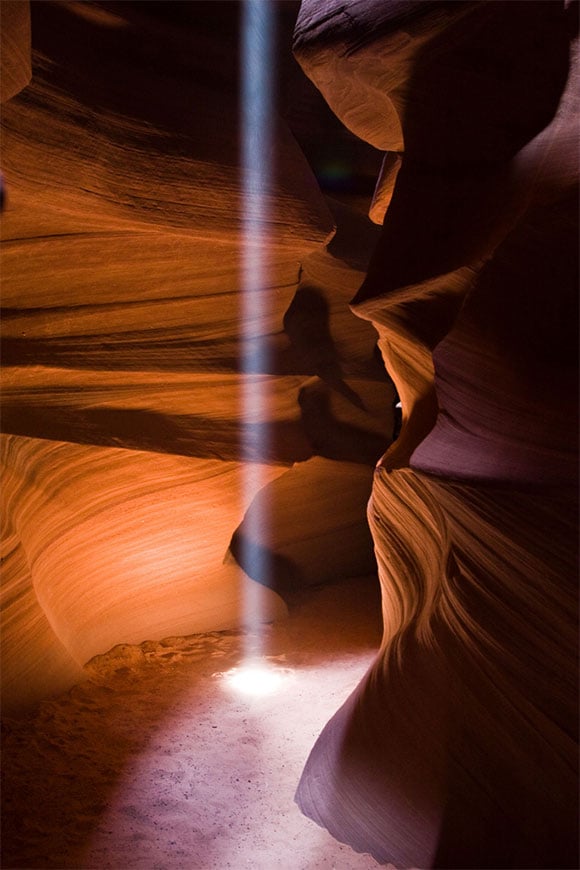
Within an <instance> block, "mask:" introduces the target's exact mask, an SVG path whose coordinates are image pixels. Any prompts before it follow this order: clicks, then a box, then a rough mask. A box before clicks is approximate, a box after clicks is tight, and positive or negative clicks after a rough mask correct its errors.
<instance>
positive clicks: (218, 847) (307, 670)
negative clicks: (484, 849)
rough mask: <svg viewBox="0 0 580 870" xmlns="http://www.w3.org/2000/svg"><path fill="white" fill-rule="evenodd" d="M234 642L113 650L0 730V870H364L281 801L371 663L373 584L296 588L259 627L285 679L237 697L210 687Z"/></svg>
mask: <svg viewBox="0 0 580 870" xmlns="http://www.w3.org/2000/svg"><path fill="white" fill-rule="evenodd" d="M245 640H246V638H244V636H243V635H242V634H240V633H231V632H228V633H214V634H209V635H200V636H194V637H190V638H185V639H180V638H169V639H167V640H164V641H162V642H160V643H153V642H147V643H144V644H141V645H140V646H121V647H116V648H115V649H113V650H111V652H109V653H108V654H107V655H105V656H101V657H99V658H98V659H95V660H93V662H92V663H91V664H90V666H89V667H90V675H91V676H90V680H89V681H88V682H86V683H84V684H83V685H80V686H77V687H75V688H74V689H73V690H72V692H70V693H69V694H67V695H65V696H63V697H61V698H58V699H56V700H54V701H51V702H49V703H46V704H44V706H43V707H42V709H41V710H40V711H39V713H38V715H37V716H35V717H34V718H32V719H29V720H25V721H18V722H15V721H10V722H8V723H6V726H5V735H4V741H3V743H4V762H3V769H4V773H3V778H4V783H3V803H4V808H3V853H4V854H3V863H2V866H3V868H5V870H7V868H16V867H18V868H33V867H34V868H38V867H45V868H49V867H50V868H75V870H81V868H82V870H88V868H95V870H97V868H98V870H105V868H114V870H122V868H123V870H124V868H144V870H173V868H175V870H177V868H184V870H193V868H202V870H213V868H216V870H217V868H233V870H241V868H245V867H251V868H253V870H276V868H280V870H282V868H283V870H307V868H316V870H330V868H336V870H366V868H373V867H377V866H378V865H377V864H376V862H375V861H374V860H373V859H372V858H371V857H370V856H368V855H357V854H355V853H354V852H352V850H351V849H350V848H349V847H347V846H343V845H341V844H339V843H337V842H336V841H335V840H333V839H332V838H331V837H330V836H329V835H328V834H327V833H326V831H324V830H322V829H320V828H318V826H317V825H315V824H314V823H312V822H311V821H309V820H308V819H306V818H305V817H303V816H302V815H301V813H300V812H299V810H298V809H297V807H296V805H295V804H294V801H293V796H294V791H295V788H296V784H297V781H298V778H299V776H300V773H301V770H302V766H303V764H304V761H305V759H306V757H307V754H308V752H309V750H310V748H311V746H312V744H313V741H314V740H315V738H316V736H317V734H318V733H319V731H320V729H321V728H322V727H323V725H324V724H325V723H326V721H327V720H328V718H329V717H330V716H331V715H332V713H333V712H334V711H335V710H336V709H337V708H338V707H339V706H340V704H341V703H342V701H343V700H344V699H345V698H346V696H347V695H348V694H349V692H350V691H351V689H353V688H354V686H355V685H356V683H357V682H358V680H359V679H360V677H361V676H362V675H363V673H364V672H365V670H366V669H367V667H368V666H369V664H370V663H371V661H372V659H373V655H374V650H375V649H376V647H377V645H378V643H379V640H380V605H379V593H378V582H377V581H376V579H374V578H371V579H365V580H360V581H351V582H349V583H344V584H341V585H338V586H334V587H329V588H326V589H321V590H318V591H315V592H311V593H308V594H306V595H305V596H304V597H303V599H302V600H301V601H300V602H299V603H296V604H295V605H294V606H293V607H292V608H291V614H290V617H289V618H288V620H287V621H285V622H284V623H280V624H277V625H274V626H269V627H267V628H266V629H265V633H264V638H263V642H264V652H265V655H266V657H267V659H268V660H269V661H270V662H271V663H272V664H274V665H277V666H278V667H279V668H281V669H282V675H283V677H284V679H283V682H282V684H281V687H280V688H279V689H278V690H277V691H276V692H275V693H273V694H269V695H264V696H261V697H254V696H247V695H243V694H240V693H239V692H237V691H235V690H233V689H232V688H231V687H229V686H228V684H227V681H226V680H224V679H223V678H222V677H220V676H219V674H223V673H224V672H227V671H228V670H229V669H231V668H234V667H236V666H238V665H239V664H240V659H241V655H242V651H243V649H244V643H245Z"/></svg>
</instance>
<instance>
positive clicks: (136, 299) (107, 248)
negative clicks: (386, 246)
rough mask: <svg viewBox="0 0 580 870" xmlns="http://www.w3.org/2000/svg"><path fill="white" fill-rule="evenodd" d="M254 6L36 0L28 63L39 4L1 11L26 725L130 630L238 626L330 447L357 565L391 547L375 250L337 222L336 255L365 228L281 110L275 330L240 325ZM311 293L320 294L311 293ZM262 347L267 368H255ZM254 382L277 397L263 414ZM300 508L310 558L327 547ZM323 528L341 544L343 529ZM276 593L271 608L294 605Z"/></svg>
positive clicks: (12, 573)
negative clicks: (381, 545) (269, 533)
mask: <svg viewBox="0 0 580 870" xmlns="http://www.w3.org/2000/svg"><path fill="white" fill-rule="evenodd" d="M239 11H240V5H239V4H235V3H234V4H225V3H221V4H215V3H213V2H209V3H200V2H196V3H170V4H152V3H148V2H145V3H130V4H127V3H120V4H119V3H115V2H102V3H101V2H98V3H90V4H86V3H76V2H70V3H69V2H55V3H49V2H39V3H33V4H32V15H31V33H32V77H30V54H29V51H28V46H27V34H28V30H27V22H28V4H27V3H24V2H17V3H10V2H8V3H3V4H2V12H3V28H2V35H3V39H4V40H5V41H6V47H5V48H4V47H3V50H2V63H3V85H4V84H5V85H6V86H7V89H6V93H5V94H4V92H3V98H6V100H7V102H5V104H4V106H3V113H2V124H3V128H2V170H3V175H4V180H5V189H6V208H5V211H4V215H3V222H2V239H3V247H2V273H3V317H2V329H3V343H2V352H3V365H4V367H3V416H2V424H3V432H4V433H5V434H4V437H3V448H4V449H3V462H4V469H5V470H4V478H3V480H4V488H3V494H4V499H5V506H6V510H5V516H6V519H7V522H8V527H9V528H8V531H7V533H6V536H5V543H6V546H7V550H8V553H9V559H8V568H7V570H6V571H5V574H4V578H3V579H4V586H3V596H4V597H3V620H4V622H3V630H2V644H3V665H4V666H3V705H4V712H5V713H12V712H17V711H19V710H22V709H27V708H29V707H30V705H31V704H33V703H34V702H35V701H37V700H38V699H39V698H41V697H43V696H44V695H46V694H50V693H52V692H54V691H59V690H60V689H62V688H64V687H65V686H67V685H70V684H71V683H72V682H75V681H77V680H78V679H80V678H81V677H82V673H83V672H82V669H81V667H82V665H83V664H84V663H85V662H86V661H87V659H88V658H90V657H91V656H93V655H95V654H96V653H102V652H106V650H107V649H109V648H110V647H111V646H113V645H115V644H117V643H126V642H139V641H141V640H145V639H159V638H161V637H163V636H166V635H176V634H191V633H194V632H198V631H206V630H208V629H223V628H227V627H231V626H233V625H238V624H240V622H241V621H243V619H244V617H243V607H242V600H243V597H244V590H245V589H246V588H248V586H250V587H251V586H252V585H253V581H252V580H251V578H250V577H248V575H247V573H245V572H244V571H243V570H241V569H240V568H239V567H238V566H237V565H236V564H235V562H234V561H233V560H232V559H231V557H230V555H229V543H230V540H231V538H232V535H233V533H234V532H235V530H236V527H237V526H238V525H239V524H240V522H241V521H242V518H243V515H244V512H245V510H246V509H247V508H248V507H249V506H250V503H251V500H252V498H253V496H254V494H255V493H256V492H257V491H258V490H259V489H260V488H261V487H263V486H266V485H267V484H271V483H272V481H274V480H275V479H276V478H277V477H280V476H282V475H283V474H285V473H286V472H288V470H289V469H290V468H291V466H292V464H293V463H295V462H298V461H301V462H303V463H304V465H303V466H301V467H300V470H299V472H298V473H297V474H293V478H294V477H296V478H297V479H298V480H301V481H303V483H302V484H301V485H303V486H305V487H308V486H309V485H310V484H309V483H308V479H309V469H310V466H309V465H308V464H307V463H306V460H307V459H308V458H309V457H312V456H313V455H315V454H317V453H318V454H322V455H323V456H324V457H326V459H327V460H328V461H327V464H326V466H321V465H320V463H315V464H314V465H313V466H312V469H311V482H312V481H315V482H317V483H318V482H320V477H321V475H320V473H319V471H320V468H321V467H326V468H327V469H332V479H333V480H334V479H335V478H336V474H337V472H336V469H337V466H338V467H342V463H343V462H344V461H346V463H347V464H346V466H345V467H346V478H345V480H346V486H345V488H343V490H342V494H341V498H342V503H343V508H344V516H343V520H344V519H345V518H346V522H347V523H348V524H350V525H353V526H354V527H355V528H356V529H357V535H358V536H359V539H360V540H361V541H362V549H363V550H364V552H361V551H360V550H358V551H357V552H358V554H359V556H360V559H361V562H360V572H363V571H366V570H367V569H368V565H369V557H371V558H372V556H371V551H370V545H369V543H368V533H367V532H366V529H365V520H364V513H363V510H362V501H364V499H362V500H361V485H362V486H363V487H366V486H367V485H368V484H367V481H368V477H369V468H370V467H371V466H372V464H373V463H374V461H375V459H376V458H377V456H378V455H379V454H380V452H381V444H384V442H385V440H387V441H388V440H389V436H390V428H391V423H392V421H391V417H390V407H389V405H390V401H391V396H392V394H391V393H390V392H389V391H388V388H387V392H386V394H385V396H384V399H382V398H380V397H381V395H382V394H383V393H384V390H385V386H386V383H387V382H386V380H385V375H384V370H382V368H381V367H380V366H379V365H378V364H377V362H376V359H375V358H374V331H373V329H372V327H371V326H370V325H368V324H365V323H363V322H357V321H356V320H355V319H354V318H353V317H352V315H351V313H350V311H349V309H348V304H347V302H348V299H350V298H351V296H352V294H353V293H354V291H355V289H356V287H357V286H358V285H359V284H360V281H361V280H362V277H363V272H362V271H361V270H362V269H363V268H364V266H365V265H366V259H365V257H364V256H363V257H362V260H361V254H360V251H357V252H356V255H352V251H353V246H352V243H350V248H349V243H348V238H347V239H346V241H345V240H343V239H342V235H341V233H342V230H339V233H338V236H337V239H336V241H335V242H334V249H333V250H335V252H336V253H335V255H334V256H333V255H332V254H330V253H327V252H324V251H323V245H324V243H325V242H326V241H328V240H329V239H330V238H331V237H332V236H333V234H334V232H335V229H334V227H335V222H336V223H338V224H340V225H341V227H343V226H344V225H345V223H346V222H347V220H348V221H349V222H350V224H352V225H354V224H356V223H357V222H356V220H353V218H352V216H350V214H349V210H348V209H345V208H342V209H341V208H340V207H337V215H338V217H337V218H336V219H335V218H334V216H333V215H332V214H331V212H330V210H329V208H328V206H327V204H326V202H325V200H324V198H323V196H322V195H321V192H320V190H319V187H318V185H317V183H316V180H315V177H314V175H313V173H312V171H311V169H310V167H309V165H308V164H307V162H306V160H305V158H304V156H303V154H302V152H301V150H300V148H299V147H298V145H297V143H296V141H295V140H294V138H293V136H292V134H291V133H290V131H289V129H288V126H287V124H285V122H284V121H282V120H277V121H275V133H274V145H275V148H274V151H275V155H274V157H275V169H274V173H273V178H272V181H271V184H270V186H269V188H268V190H267V203H268V209H269V224H268V227H267V233H266V237H267V242H266V243H265V244H264V251H263V253H264V256H265V257H266V258H267V276H268V278H267V286H265V287H264V288H263V305H262V307H261V310H260V312H259V314H258V315H256V317H255V318H254V322H252V323H247V322H245V323H243V324H242V323H241V322H240V318H241V311H242V304H241V296H240V286H241V276H240V272H241V266H242V235H241V230H242V225H243V205H244V203H243V184H242V174H241V167H240V158H239V153H238V151H239V122H238V112H239V99H238V88H239V81H238V78H239V76H238V62H239V50H238V31H239V26H238V17H239ZM286 17H288V16H286ZM292 24H293V22H292ZM286 28H287V24H286ZM287 35H289V34H287ZM287 50H288V55H289V46H288V48H287ZM27 52H28V53H27ZM4 68H6V70H7V71H6V72H5V71H4ZM298 72H299V70H298ZM300 75H301V74H300ZM293 89H294V90H297V89H299V88H298V87H297V86H295V85H293ZM358 223H359V224H361V223H362V221H361V220H359V221H358ZM367 224H368V221H367ZM369 231H371V232H372V227H371V226H370V224H368V227H366V228H364V229H362V230H361V228H360V227H359V228H358V230H357V231H356V232H357V237H358V238H360V239H362V238H363V237H364V236H365V235H368V232H369ZM365 246H366V247H365V250H368V241H367V242H365ZM337 248H338V251H337ZM310 258H312V259H310ZM362 261H364V262H362ZM309 294H314V296H316V299H317V301H318V308H316V305H315V306H314V307H312V306H311V307H310V309H309V307H308V304H307V305H306V308H305V309H304V306H302V303H301V300H302V301H304V299H306V300H307V301H308V299H309V298H313V297H312V296H309ZM295 296H296V300H294V297H295ZM285 319H286V323H287V329H286V332H285V330H284V323H285ZM297 322H300V323H301V324H302V325H304V324H305V328H304V330H303V329H302V326H300V328H299V329H296V327H295V326H294V327H292V325H291V324H292V323H294V324H296V323H297ZM353 323H354V327H353ZM288 324H290V325H288ZM308 330H310V335H311V336H313V337H314V339H315V342H318V339H322V340H321V341H320V344H319V346H317V350H316V352H315V353H313V349H314V343H313V342H312V341H307V342H305V341H304V340H303V338H301V337H300V336H301V335H304V334H305V332H308ZM257 342H259V343H261V345H262V346H263V347H264V349H265V354H264V358H265V359H266V362H265V363H264V364H263V365H262V367H259V366H258V367H257V368H256V371H252V372H249V373H247V374H244V375H242V374H241V373H240V372H241V365H240V358H241V356H242V354H243V352H244V350H245V349H246V348H247V346H248V344H253V343H257ZM254 386H255V388H256V389H263V390H264V391H265V392H266V391H267V400H266V402H265V406H264V410H263V412H262V415H261V417H260V418H259V419H258V418H255V419H254V418H252V419H248V418H247V415H245V412H244V409H243V407H242V399H243V395H244V393H245V392H246V391H247V390H248V389H251V388H253V387H254ZM377 387H378V392H377ZM361 397H362V399H361ZM264 431H267V433H268V437H267V439H264V438H263V437H262V435H263V432H264ZM242 442H244V446H243V450H242V446H241V445H242ZM357 445H360V448H359V446H357ZM248 460H249V461H251V462H252V464H253V467H254V469H255V470H256V474H255V475H254V478H253V483H252V484H251V485H249V484H248V482H247V475H246V474H245V463H246V462H247V461H248ZM331 460H334V462H332V461H331ZM353 461H354V462H355V463H358V465H357V466H356V468H355V469H354V471H353V469H352V463H353ZM328 473H329V474H330V473H331V472H330V471H328ZM348 481H352V487H351V490H352V491H351V492H350V493H349V492H348V490H349V483H348ZM361 481H362V484H361ZM286 489H288V490H289V491H290V498H292V499H294V490H293V487H292V485H291V483H290V482H288V483H284V485H283V490H286ZM330 489H331V488H330ZM330 489H329V488H328V487H325V486H322V487H321V489H320V502H321V504H319V505H318V507H316V505H314V506H313V511H314V513H316V511H318V512H320V509H321V506H323V505H324V504H325V503H326V501H325V500H327V499H328V494H327V493H328V492H330ZM275 503H276V505H277V509H278V510H279V511H280V512H281V513H280V516H278V517H277V518H275V525H276V526H277V527H280V526H283V524H284V523H283V519H282V517H283V514H284V511H285V510H286V507H285V502H284V498H283V497H282V498H281V497H279V496H276V497H275ZM296 519H297V518H296V517H295V520H296ZM300 520H301V523H302V525H301V526H300V527H297V528H296V529H295V535H294V537H295V540H296V542H298V544H299V546H300V548H301V552H302V558H305V556H304V554H305V553H306V552H307V551H308V548H309V546H310V548H311V549H313V550H315V549H316V548H317V547H320V541H316V540H315V539H313V538H312V535H311V533H310V529H309V524H308V521H307V517H306V516H304V517H301V518H300ZM327 531H328V539H327V542H326V546H327V547H329V548H331V549H332V547H333V541H334V540H335V538H336V535H337V534H338V535H340V529H335V530H334V531H333V529H332V524H330V526H329V528H328V529H327ZM333 536H334V537H333ZM309 541H310V544H309V543H308V542H309ZM266 546H274V542H272V541H266ZM224 560H225V561H224ZM353 563H356V557H355V558H354V559H353V560H352V562H351V564H353ZM245 567H246V568H248V569H249V572H250V573H251V570H250V566H248V565H246V566H245ZM358 571H359V569H357V572H358ZM262 597H263V613H262V617H263V618H264V619H266V620H270V619H272V618H274V617H276V616H280V615H281V614H283V613H284V612H285V605H284V603H283V602H282V601H281V599H280V598H279V596H277V595H276V594H275V593H274V592H272V591H270V590H268V589H264V591H263V594H262Z"/></svg>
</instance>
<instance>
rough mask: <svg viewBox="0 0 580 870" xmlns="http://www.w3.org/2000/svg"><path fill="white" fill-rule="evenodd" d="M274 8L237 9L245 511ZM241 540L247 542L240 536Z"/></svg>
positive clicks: (252, 628)
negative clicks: (239, 35) (239, 18)
mask: <svg viewBox="0 0 580 870" xmlns="http://www.w3.org/2000/svg"><path fill="white" fill-rule="evenodd" d="M275 13H276V3H272V2H269V0H245V2H244V3H243V4H242V22H241V26H242V40H241V71H240V72H241V76H240V78H241V117H240V130H241V143H240V145H241V163H242V196H243V202H242V264H241V284H242V286H241V290H242V312H241V316H242V324H241V328H242V336H241V338H242V347H243V353H242V360H241V371H242V382H243V387H242V402H243V408H242V416H243V425H242V433H243V443H242V445H241V453H242V460H243V463H244V484H243V486H244V496H245V503H246V504H249V503H250V501H251V500H252V498H253V496H254V495H255V494H256V493H257V492H258V491H259V490H260V489H261V488H262V487H263V486H264V485H265V483H266V481H265V480H264V479H263V474H262V470H261V468H262V466H261V464H260V462H263V461H264V457H267V456H268V453H269V448H270V445H269V440H268V435H267V431H266V426H265V425H264V423H265V421H266V420H267V407H268V393H267V388H268V381H269V378H268V375H267V373H268V372H269V371H270V370H271V369H270V365H269V362H270V361H269V358H268V350H267V347H266V345H265V342H264V340H263V337H262V336H263V333H264V331H266V332H267V329H265V326H264V325H265V324H267V321H268V311H267V310H266V306H267V301H268V297H269V293H268V272H269V268H268V228H269V226H271V215H270V203H271V196H272V177H273V166H272V146H273V127H272V120H273V117H274V39H275ZM265 520H266V518H265V517H261V516H259V515H258V511H255V512H254V516H253V520H252V522H251V523H250V524H248V526H247V540H248V543H249V546H247V547H244V544H243V543H242V552H241V558H240V561H241V562H242V565H243V567H244V569H245V571H246V573H247V574H249V575H250V576H252V577H260V578H265V577H268V575H269V566H268V565H267V564H266V563H265V560H267V558H268V556H267V548H263V547H260V546H258V547H256V546H254V547H252V546H251V542H252V541H254V542H259V539H260V536H262V535H263V534H264V530H265V529H267V526H266V524H265ZM244 537H246V536H244ZM262 597H263V590H262V588H261V587H260V586H259V584H258V583H249V584H247V593H246V600H245V602H244V611H245V612H244V613H243V621H244V624H245V626H246V628H247V629H248V631H247V635H246V636H247V649H246V656H247V657H252V658H255V657H257V656H259V655H260V654H261V646H262V641H261V635H260V626H261V625H262V623H263V619H262V611H263V609H264V608H263V601H262Z"/></svg>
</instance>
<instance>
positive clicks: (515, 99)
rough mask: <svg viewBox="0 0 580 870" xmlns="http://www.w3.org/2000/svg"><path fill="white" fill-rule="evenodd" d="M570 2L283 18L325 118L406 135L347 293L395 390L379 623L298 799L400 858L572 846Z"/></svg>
mask: <svg viewBox="0 0 580 870" xmlns="http://www.w3.org/2000/svg"><path fill="white" fill-rule="evenodd" d="M329 7H330V9H329ZM572 13H573V6H572V5H571V4H570V5H568V4H564V3H562V4H560V3H509V2H508V3H497V2H491V3H487V2H483V3H476V4H471V3H462V4H453V3H450V4H448V3H434V4H431V3H429V4H421V3H419V4H417V3H413V2H403V3H392V4H389V3H387V4H378V3H373V2H363V3H353V4H352V7H350V8H349V10H348V14H347V13H346V12H345V11H344V9H343V8H342V6H339V5H338V4H336V5H334V4H329V5H328V6H325V15H324V18H323V17H322V16H321V15H320V7H318V6H317V4H316V3H314V2H308V0H306V2H304V3H303V5H302V11H301V14H300V17H299V20H298V24H297V29H296V43H295V45H296V51H297V55H298V57H299V59H300V60H301V61H302V62H303V65H304V68H305V69H306V71H307V72H308V73H309V75H311V76H312V78H313V80H314V81H315V82H316V83H317V84H318V85H319V86H320V88H321V90H322V91H323V93H324V94H325V95H326V96H327V99H328V100H329V102H330V104H331V106H332V107H333V109H334V110H335V111H336V112H337V113H338V114H339V116H340V117H342V119H343V120H344V121H345V123H347V124H348V123H350V124H351V126H352V128H353V129H355V130H356V132H357V133H359V135H362V136H365V137H366V138H368V139H369V141H377V135H378V133H380V132H382V133H383V134H384V141H385V142H386V141H387V139H388V137H391V141H392V144H390V145H389V146H388V147H390V148H392V149H395V150H401V149H402V147H403V144H404V154H403V157H402V166H401V169H400V171H399V174H398V177H397V182H396V186H395V189H394V193H393V195H392V200H391V202H390V205H389V208H388V210H387V214H386V217H385V221H384V226H383V232H382V237H381V240H380V242H379V244H378V246H377V250H376V253H375V255H374V257H373V260H372V261H371V264H370V267H369V271H368V275H367V278H366V279H365V282H364V283H363V285H362V288H361V290H360V292H359V293H358V294H357V296H356V297H355V300H354V305H353V308H354V310H355V313H357V314H359V315H360V316H361V317H364V318H366V319H369V320H371V321H372V322H373V323H374V324H375V326H376V328H377V330H378V332H379V346H380V348H381V351H382V353H383V357H384V359H385V362H386V365H387V368H388V369H389V371H390V373H391V375H392V376H393V379H394V380H395V382H396V384H397V387H398V390H399V393H400V395H401V397H402V401H403V417H404V426H403V432H402V434H401V437H400V439H399V440H398V441H397V442H396V443H395V444H394V445H393V447H392V448H390V449H389V450H388V451H387V452H386V454H385V456H384V457H383V459H382V463H381V467H380V468H379V469H378V470H377V472H376V475H375V482H374V486H373V494H372V498H371V502H370V505H369V521H370V524H371V529H372V532H373V538H374V541H375V551H376V554H377V559H378V563H379V573H380V579H381V586H382V595H383V616H384V625H385V634H384V639H383V645H382V649H381V653H380V655H379V657H378V658H377V661H376V663H375V664H374V666H373V667H372V668H371V670H370V671H369V673H368V675H367V677H366V678H365V679H364V680H363V682H362V683H361V685H360V686H359V688H358V689H357V690H356V692H355V693H354V694H353V696H352V697H351V698H350V699H349V700H348V701H347V702H346V704H345V705H344V706H343V707H342V708H341V710H339V711H338V713H337V714H336V715H335V716H334V717H333V719H331V721H330V722H329V723H328V725H327V726H326V728H325V730H324V731H323V733H322V735H321V736H320V738H319V740H318V742H317V744H316V745H315V747H314V749H313V750H312V753H311V756H310V758H309V760H308V762H307V765H306V768H305V771H304V774H303V777H302V780H301V782H300V786H299V789H298V795H297V799H298V802H299V804H300V806H301V807H302V809H303V810H304V812H305V813H307V814H308V815H309V816H311V818H313V819H315V820H316V821H317V822H319V823H320V824H321V825H323V826H325V827H327V828H328V830H329V831H330V832H331V833H333V834H334V836H335V837H337V838H338V839H340V840H341V841H343V842H347V843H349V844H350V845H351V846H353V848H355V849H356V850H357V851H370V852H371V853H372V854H373V855H374V856H375V857H376V858H377V860H379V861H381V862H383V863H386V862H388V861H392V862H393V863H394V864H396V865H397V866H398V867H409V866H414V867H423V868H425V867H441V868H452V867H453V868H468V867H469V868H481V867H490V868H498V867H502V868H507V867H512V868H522V867H526V868H532V867H537V868H546V867H559V868H563V867H570V868H572V867H575V866H576V863H577V854H578V840H577V815H578V793H577V757H578V755H577V735H578V721H577V710H578V697H577V646H578V630H577V629H578V626H577V613H578V610H577V576H578V566H577V560H576V553H577V541H576V538H577V444H578V437H577V436H578V431H577V407H576V404H577V395H578V390H577V335H576V330H577V323H578V318H577V303H576V298H577V275H578V271H577V218H578V200H577V144H578V127H577V118H578V105H577V99H578V74H577V58H576V50H575V47H574V48H573V51H572V54H571V55H570V52H569V42H570V39H571V37H572V36H574V35H575V34H574V20H573V14H572ZM538 53H540V55H541V62H540V60H539V57H538ZM369 93H373V94H375V93H376V94H377V95H379V96H378V97H377V99H376V100H371V99H369V98H368V95H369ZM357 96H358V97H359V99H358V108H357V111H356V113H354V112H353V106H354V105H355V104H356V103H357V99H356V98H357ZM389 107H390V108H389ZM387 109H388V110H389V111H387ZM390 109H393V110H396V111H395V114H394V115H393V112H392V111H390ZM396 119H398V121H399V122H400V131H401V134H402V138H401V141H400V142H398V141H397V138H396V136H395V135H394V133H395V132H396V129H397V124H396V123H395V121H396ZM433 351H435V352H434V353H433Z"/></svg>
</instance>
